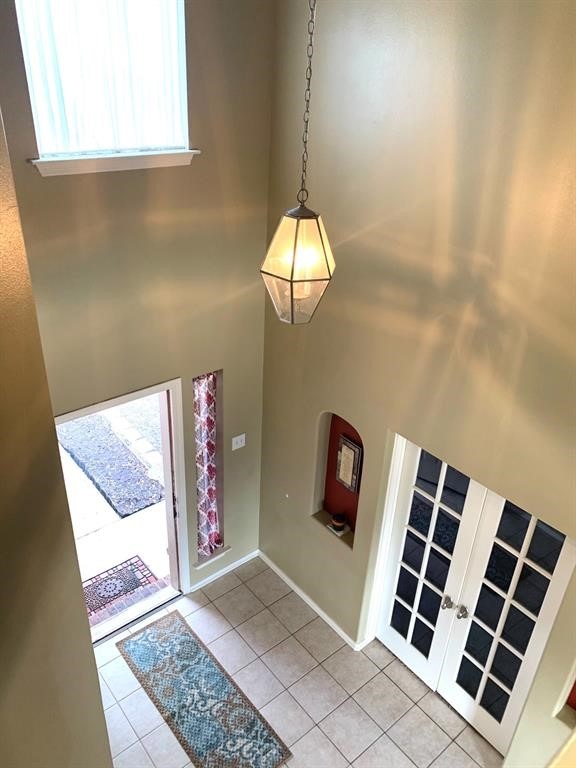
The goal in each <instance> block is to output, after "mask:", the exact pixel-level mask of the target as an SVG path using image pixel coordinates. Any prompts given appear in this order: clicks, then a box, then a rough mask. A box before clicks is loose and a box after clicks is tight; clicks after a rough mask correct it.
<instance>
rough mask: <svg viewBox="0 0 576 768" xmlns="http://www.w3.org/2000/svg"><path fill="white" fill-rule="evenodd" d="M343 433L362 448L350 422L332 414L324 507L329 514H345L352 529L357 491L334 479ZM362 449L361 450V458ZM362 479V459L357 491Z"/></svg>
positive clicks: (353, 527)
mask: <svg viewBox="0 0 576 768" xmlns="http://www.w3.org/2000/svg"><path fill="white" fill-rule="evenodd" d="M341 435H343V436H344V437H347V438H348V439H349V440H351V441H352V442H353V443H356V445H359V446H360V447H361V448H362V449H363V445H362V438H361V437H360V435H359V434H358V432H357V431H356V430H355V429H354V427H353V426H352V425H351V424H348V422H347V421H345V420H344V419H341V418H340V416H336V414H335V413H333V414H332V420H331V422H330V437H329V439H328V458H327V461H326V482H325V485H324V509H325V510H326V511H327V512H329V513H330V514H331V515H335V514H343V515H346V519H347V521H348V525H349V526H350V528H351V529H352V530H355V528H356V515H357V512H358V493H353V492H352V491H350V490H348V488H346V487H345V486H344V485H342V483H340V482H339V481H338V480H337V479H336V465H337V463H338V443H339V440H340V436H341ZM363 454H364V451H363V450H362V458H363ZM361 480H362V461H361V462H360V470H359V472H358V491H360V483H361Z"/></svg>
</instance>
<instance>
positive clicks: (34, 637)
mask: <svg viewBox="0 0 576 768" xmlns="http://www.w3.org/2000/svg"><path fill="white" fill-rule="evenodd" d="M0 265H1V266H0V368H1V375H0V434H1V436H2V437H1V440H0V467H1V477H2V480H1V482H0V584H2V589H1V590H0V765H2V766H6V768H79V766H82V768H106V767H107V766H111V765H112V762H111V758H110V752H109V748H108V739H107V736H106V726H105V723H104V714H103V712H102V704H101V702H100V689H99V687H98V676H97V672H96V664H95V661H94V655H93V653H92V646H91V644H90V631H89V627H88V617H87V616H86V608H85V606H84V601H83V595H82V589H81V586H80V574H79V572H78V564H77V562H76V552H75V549H74V539H73V535H72V525H71V523H70V516H69V513H68V506H67V503H66V493H65V490H64V482H63V479H62V471H61V468H60V460H59V457H58V448H57V444H56V435H55V432H54V422H53V420H52V411H51V408H50V398H49V394H48V385H47V382H46V373H45V370H44V362H43V359H42V350H41V347H40V337H39V334H38V325H37V321H36V312H35V309H34V301H33V298H32V291H31V287H30V277H29V274H28V265H27V263H26V255H25V252H24V246H23V242H22V234H21V230H20V221H19V217H18V207H17V204H16V199H15V195H14V188H13V184H12V177H11V173H10V163H9V160H8V154H7V150H6V143H5V140H4V132H3V129H2V121H1V120H0Z"/></svg>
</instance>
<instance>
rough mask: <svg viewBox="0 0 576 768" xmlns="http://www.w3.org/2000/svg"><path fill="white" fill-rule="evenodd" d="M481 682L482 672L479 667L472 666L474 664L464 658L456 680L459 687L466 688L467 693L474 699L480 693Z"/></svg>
mask: <svg viewBox="0 0 576 768" xmlns="http://www.w3.org/2000/svg"><path fill="white" fill-rule="evenodd" d="M480 680H482V670H481V669H478V667H477V666H476V665H475V664H472V662H471V661H469V660H468V659H467V658H466V657H465V656H462V661H461V662H460V669H459V670H458V677H457V678H456V682H457V683H458V685H459V686H460V687H461V688H464V690H465V691H466V693H468V694H470V696H472V698H473V699H474V698H476V694H477V693H478V686H479V685H480Z"/></svg>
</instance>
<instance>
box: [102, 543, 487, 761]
mask: <svg viewBox="0 0 576 768" xmlns="http://www.w3.org/2000/svg"><path fill="white" fill-rule="evenodd" d="M174 608H177V609H178V610H179V611H180V613H181V614H182V615H183V616H184V617H185V618H186V620H187V622H188V623H189V624H190V626H191V627H192V628H193V629H194V631H195V632H196V633H197V634H198V635H199V637H200V638H201V639H202V640H203V641H204V642H205V643H206V644H207V645H208V647H209V648H210V650H211V651H212V653H213V654H214V655H215V656H216V657H217V658H218V659H219V661H220V663H221V664H222V665H223V667H224V668H225V669H226V670H227V671H228V672H229V673H230V674H231V675H232V676H233V678H234V680H235V681H236V682H237V684H238V685H239V687H240V688H241V689H242V690H243V691H244V693H245V694H246V695H247V696H248V698H250V700H251V701H252V702H253V703H254V705H255V706H256V707H257V708H258V709H259V710H260V712H261V713H262V715H263V716H264V717H265V718H266V719H267V720H268V722H269V723H270V724H271V725H272V726H273V728H275V729H276V731H277V732H278V734H279V735H280V737H281V738H282V739H284V741H285V742H286V744H288V746H289V747H290V749H291V751H292V753H293V757H291V758H290V759H289V760H288V763H287V765H288V766H290V768H324V767H326V768H346V766H353V768H428V766H430V767H431V768H478V767H479V766H480V768H500V766H501V765H502V757H501V755H500V754H499V753H498V752H496V751H495V750H494V749H493V748H492V747H491V746H490V745H489V744H488V743H487V742H486V741H485V740H484V739H483V738H481V737H480V736H479V735H478V734H477V733H476V732H475V731H474V730H473V729H472V728H471V727H470V726H468V725H467V724H466V723H465V721H464V720H462V718H460V717H459V715H457V714H456V713H455V712H454V711H453V710H452V709H451V708H450V707H449V706H448V705H447V704H446V703H445V702H444V701H443V700H442V699H441V698H440V697H439V696H437V695H436V694H435V693H433V692H432V691H430V690H429V689H428V688H427V687H426V685H424V683H422V682H421V681H420V680H419V679H418V678H417V677H415V675H413V674H412V673H411V672H410V671H409V670H408V669H407V668H406V667H405V666H404V665H403V664H401V662H400V661H398V659H396V658H395V657H394V656H393V655H392V653H390V651H388V650H387V649H386V648H385V647H384V646H383V645H382V644H381V643H379V642H378V641H374V642H373V643H371V644H370V645H369V646H367V647H366V648H365V649H364V650H363V651H360V652H358V651H353V650H351V649H350V648H349V647H348V646H347V645H345V643H344V641H343V640H342V639H341V638H340V636H339V635H337V634H336V633H335V632H334V631H333V630H332V629H331V628H330V627H329V626H328V625H327V624H326V623H325V622H324V621H323V620H322V619H321V618H319V617H318V616H317V615H316V613H315V612H314V611H313V610H312V609H311V608H310V607H309V606H308V605H307V604H306V603H304V602H303V601H302V600H301V599H300V598H299V597H298V595H296V594H295V593H294V592H292V591H291V589H290V587H288V586H287V585H286V584H285V583H284V581H283V580H282V579H281V578H279V577H278V576H277V575H276V573H274V571H272V570H270V569H269V568H268V567H267V566H266V565H265V563H263V562H262V561H261V560H260V559H258V558H256V559H254V560H251V561H250V562H248V563H246V564H245V565H242V566H240V567H239V568H238V569H237V570H236V571H234V572H233V573H230V574H227V575H225V576H223V577H222V578H220V579H218V580H217V581H214V582H213V583H212V584H210V585H209V586H207V587H205V588H204V590H198V591H196V592H194V593H192V594H191V595H188V596H186V597H182V598H180V599H179V600H177V601H175V602H174V603H173V604H172V605H170V607H169V608H162V609H160V610H159V611H157V612H156V613H155V614H154V616H152V617H150V618H148V619H146V620H145V621H144V622H140V623H139V624H137V625H135V626H133V627H131V628H130V629H129V630H126V631H124V632H123V633H121V634H120V635H117V636H116V637H115V638H114V639H113V640H108V641H106V642H105V643H103V644H100V645H99V646H97V647H96V648H95V656H96V661H97V664H98V668H99V672H100V683H101V688H102V701H103V704H104V710H105V715H106V721H107V724H108V733H109V738H110V745H111V748H112V756H113V759H114V766H115V768H193V767H192V764H191V763H190V760H189V758H188V757H187V756H186V754H185V752H184V750H183V749H182V747H181V746H180V745H179V743H178V741H177V740H176V738H175V736H174V735H173V734H172V732H171V730H170V729H169V727H168V726H167V725H166V723H164V721H163V720H162V717H161V716H160V714H159V713H158V711H157V710H156V708H155V707H154V705H153V704H152V702H151V701H150V699H149V698H148V697H147V695H146V694H145V693H144V691H143V689H142V688H141V687H140V685H139V683H138V681H137V680H136V678H135V677H134V675H133V674H132V672H131V671H130V669H129V668H128V666H127V664H126V663H125V661H124V660H123V659H122V657H121V656H120V654H119V652H118V650H117V648H116V646H115V642H116V641H117V640H119V639H120V638H122V637H126V636H127V635H128V634H129V633H130V632H134V631H136V630H137V629H139V628H140V627H141V626H143V625H144V624H145V623H148V622H149V621H153V620H154V619H155V618H156V617H157V616H158V615H160V614H163V613H167V612H169V611H170V610H173V609H174Z"/></svg>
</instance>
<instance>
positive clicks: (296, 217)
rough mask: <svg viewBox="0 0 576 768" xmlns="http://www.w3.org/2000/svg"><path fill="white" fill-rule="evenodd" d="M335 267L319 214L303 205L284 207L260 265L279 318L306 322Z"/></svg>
mask: <svg viewBox="0 0 576 768" xmlns="http://www.w3.org/2000/svg"><path fill="white" fill-rule="evenodd" d="M335 268H336V265H335V263H334V257H333V256H332V250H331V248H330V244H329V242H328V237H327V236H326V230H325V229H324V224H323V223H322V219H321V217H320V216H319V215H318V214H317V213H314V211H311V210H310V209H309V208H306V206H305V205H299V206H298V207H297V208H293V209H292V210H290V211H286V213H285V214H284V215H283V216H282V218H281V219H280V223H279V224H278V228H277V230H276V232H275V234H274V237H273V238H272V242H271V243H270V247H269V248H268V253H267V254H266V258H265V259H264V263H263V264H262V267H261V269H260V272H261V274H262V278H263V279H264V283H265V285H266V289H267V291H268V293H269V294H270V298H271V299H272V303H273V304H274V309H275V310H276V314H277V315H278V317H279V319H280V320H281V321H282V322H283V323H289V324H290V325H298V324H301V323H308V322H310V320H311V318H312V315H313V314H314V312H315V310H316V307H317V306H318V304H319V303H320V299H321V298H322V296H323V295H324V291H325V290H326V288H327V287H328V283H329V282H330V279H331V278H332V275H333V274H334V270H335Z"/></svg>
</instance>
